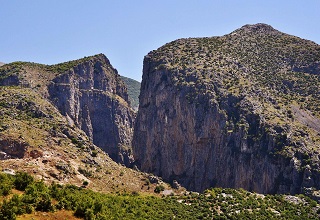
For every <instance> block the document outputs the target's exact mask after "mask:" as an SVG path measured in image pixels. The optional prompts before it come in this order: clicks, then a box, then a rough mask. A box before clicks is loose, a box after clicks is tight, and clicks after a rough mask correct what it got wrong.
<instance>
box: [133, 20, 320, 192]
mask: <svg viewBox="0 0 320 220" xmlns="http://www.w3.org/2000/svg"><path fill="white" fill-rule="evenodd" d="M257 33H258V34H257ZM244 34H245V35H248V36H256V35H257V36H259V39H256V38H254V39H250V38H249V37H246V36H244ZM275 35H276V37H277V38H279V36H280V37H281V36H284V37H286V39H287V38H289V37H288V36H285V35H284V34H282V33H280V32H278V31H276V30H274V29H273V28H271V27H270V26H265V25H263V24H259V25H254V26H245V27H244V28H242V29H240V31H238V32H233V33H232V34H230V35H226V36H224V37H221V38H212V39H208V38H204V39H181V40H177V41H175V42H171V43H169V44H167V45H165V46H163V47H161V48H159V49H158V50H156V51H152V52H150V53H149V54H148V55H147V56H146V57H145V59H144V69H143V78H142V84H141V94H140V102H139V111H138V115H137V119H136V123H135V131H134V137H133V152H134V157H135V160H136V163H137V165H138V167H139V168H140V169H141V170H143V171H146V172H151V173H154V174H155V175H159V176H161V177H162V178H163V179H164V180H165V181H169V182H173V181H174V180H176V181H178V182H179V183H180V184H181V185H182V186H184V187H186V188H187V189H189V190H195V191H203V190H204V189H207V188H209V187H214V186H219V187H231V188H244V189H247V190H251V191H255V192H259V193H293V194H294V193H300V192H303V188H304V187H308V188H310V187H311V188H312V187H313V188H315V189H320V183H319V181H318V180H319V179H320V175H319V166H317V165H316V164H317V163H314V164H313V165H311V166H312V168H311V167H310V166H307V164H308V163H310V160H313V159H315V160H318V159H316V158H317V154H318V153H317V152H315V151H312V150H310V149H311V148H312V147H311V146H316V143H317V142H314V143H311V142H312V141H304V140H307V139H308V140H310V138H311V135H310V136H309V137H308V138H307V139H303V138H301V140H300V139H299V140H297V139H294V138H293V137H294V134H295V133H299V132H303V131H302V130H301V129H300V127H299V126H300V125H299V126H298V125H297V124H294V123H293V122H292V120H293V119H292V118H294V116H292V115H291V116H290V118H288V119H287V118H286V117H287V116H283V114H284V113H286V110H285V109H283V110H282V109H281V108H280V107H279V106H278V103H277V102H275V101H274V100H277V95H278V96H279V97H280V95H281V92H280V90H277V91H274V93H273V91H271V89H270V87H268V88H266V90H264V88H265V84H262V83H261V81H260V78H258V77H260V76H261V75H262V73H263V72H262V71H264V69H263V67H260V66H259V65H261V66H267V64H268V65H269V67H270V69H272V68H274V69H277V71H280V70H279V69H281V68H287V67H278V66H276V65H278V64H277V63H278V61H275V62H274V63H272V62H271V61H270V60H269V57H268V59H267V58H266V60H267V61H266V62H265V61H264V60H263V59H264V57H263V56H262V55H261V57H262V58H261V57H259V59H260V60H259V62H260V63H258V62H257V63H256V64H255V63H253V62H254V60H253V59H250V54H251V51H253V50H254V49H252V48H251V47H250V46H251V42H255V43H252V45H254V46H253V48H255V49H256V50H257V51H258V49H257V48H259V49H260V48H263V49H264V48H267V49H268V48H269V44H267V43H265V44H266V45H267V46H266V47H264V45H265V44H264V41H262V40H261V38H262V39H263V40H265V36H268V37H269V38H271V39H273V38H274V36H275ZM238 38H241V39H244V40H241V41H238ZM245 39H247V41H249V43H248V44H247V42H246V40H245ZM289 39H290V40H292V39H291V38H289ZM260 41H261V42H262V43H261V45H260V44H259V45H258V46H257V45H256V44H257V42H260ZM238 42H240V44H241V45H240V46H239V48H240V49H239V48H237V46H235V45H236V43H238ZM266 42H267V41H266ZM269 42H270V41H268V43H269ZM303 43H305V42H303ZM246 44H247V45H249V48H247V49H245V50H244V49H243V48H245V46H247V45H246ZM283 48H285V47H282V49H283ZM241 50H244V51H241ZM261 50H262V49H261ZM233 53H237V54H233ZM256 53H258V54H259V53H260V51H258V52H256ZM261 53H266V52H265V51H263V52H261ZM272 53H275V54H276V55H274V58H275V59H277V53H278V52H277V51H272ZM279 53H280V52H279ZM239 54H240V55H241V56H242V54H245V56H243V57H240V55H239ZM253 56H254V57H256V56H257V55H256V54H255V53H254V54H253ZM279 56H280V55H279ZM215 57H217V58H215ZM279 59H280V58H279ZM283 59H284V58H283ZM248 60H249V61H248ZM250 62H252V63H250ZM266 63H267V64H266ZM211 64H212V65H211ZM271 64H272V65H273V64H274V65H275V66H271ZM255 65H256V66H255ZM270 69H268V70H266V74H267V73H268V72H267V71H274V70H270ZM258 70H259V71H260V72H259V71H258ZM283 71H285V70H284V69H283ZM256 72H258V73H259V74H260V75H258V73H257V75H256ZM264 77H268V75H264ZM245 85H249V86H247V87H245ZM268 86H269V85H268ZM272 86H273V87H276V84H275V83H274V84H273V85H272ZM280 86H283V85H279V88H280ZM281 91H282V90H281ZM285 92H286V95H288V94H291V93H290V92H292V93H294V91H289V90H288V89H287V90H286V91H285ZM282 108H286V107H282ZM288 109H290V105H288ZM283 112H284V113H283ZM288 112H289V110H288ZM271 118H272V119H271ZM274 118H276V119H277V120H275V119H274ZM283 118H285V119H283ZM301 126H302V125H301ZM307 136H308V135H307V134H306V136H305V137H307ZM299 137H300V136H299ZM302 149H303V150H302ZM308 160H309V161H308Z"/></svg>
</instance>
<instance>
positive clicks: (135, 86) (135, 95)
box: [121, 76, 141, 111]
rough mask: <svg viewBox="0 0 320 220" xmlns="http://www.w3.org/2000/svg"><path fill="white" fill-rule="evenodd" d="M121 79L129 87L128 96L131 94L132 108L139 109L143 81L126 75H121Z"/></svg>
mask: <svg viewBox="0 0 320 220" xmlns="http://www.w3.org/2000/svg"><path fill="white" fill-rule="evenodd" d="M121 79H122V81H123V82H124V83H125V84H126V86H127V88H128V96H129V101H130V103H131V106H132V108H133V109H134V110H136V111H138V107H139V94H140V86H141V83H140V82H138V81H136V80H133V79H130V78H128V77H125V76H121Z"/></svg>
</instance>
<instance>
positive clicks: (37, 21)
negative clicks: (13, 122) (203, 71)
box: [0, 0, 320, 81]
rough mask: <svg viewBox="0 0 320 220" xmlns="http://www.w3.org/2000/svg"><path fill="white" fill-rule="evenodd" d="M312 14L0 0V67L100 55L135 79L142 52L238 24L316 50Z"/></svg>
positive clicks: (256, 7)
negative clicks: (262, 26)
mask: <svg viewBox="0 0 320 220" xmlns="http://www.w3.org/2000/svg"><path fill="white" fill-rule="evenodd" d="M319 11H320V1H319V0H306V1H301V0H299V1H297V0H290V1H289V0H283V1H275V0H269V1H257V0H256V1H251V0H247V1H242V0H239V1H236V0H234V1H231V0H224V1H223V0H221V1H220V0H216V1H214V0H212V1H205V0H197V1H196V0H193V1H191V0H183V1H182V0H170V1H169V0H162V1H152V0H126V1H125V0H105V1H103V0H91V1H84V0H77V1H71V0H54V1H49V0H25V1H23V0H20V1H18V0H0V61H1V62H5V63H9V62H13V61H31V62H37V63H43V64H55V63H59V62H64V61H68V60H74V59H79V58H82V57H84V56H90V55H94V54H97V53H104V54H105V55H106V56H107V57H108V58H109V59H110V61H111V64H112V65H113V66H114V67H115V68H116V69H118V71H119V73H120V74H121V75H124V76H128V77H130V78H133V79H136V80H139V81H140V80H141V75H142V62H143V57H144V56H145V55H146V54H147V53H148V52H149V51H151V50H154V49H157V48H158V47H160V46H162V45H163V44H165V43H168V42H170V41H172V40H175V39H178V38H187V37H208V36H220V35H224V34H227V33H230V32H232V31H233V30H235V29H237V28H239V27H241V26H243V25H245V24H255V23H267V24H270V25H272V26H273V27H274V28H276V29H278V30H280V31H282V32H285V33H289V34H292V35H296V36H299V37H302V38H305V39H309V40H312V41H315V42H316V43H318V44H320V12H319Z"/></svg>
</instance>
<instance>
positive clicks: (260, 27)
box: [231, 23, 280, 34]
mask: <svg viewBox="0 0 320 220" xmlns="http://www.w3.org/2000/svg"><path fill="white" fill-rule="evenodd" d="M240 33H256V34H278V33H280V32H279V31H278V30H276V29H274V28H273V27H272V26H271V25H268V24H264V23H257V24H246V25H244V26H242V27H241V28H239V29H237V30H235V31H233V32H232V33H231V34H240Z"/></svg>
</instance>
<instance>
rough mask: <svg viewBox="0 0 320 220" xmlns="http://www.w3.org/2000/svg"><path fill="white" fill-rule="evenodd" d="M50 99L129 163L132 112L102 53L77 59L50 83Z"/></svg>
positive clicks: (99, 143) (118, 158)
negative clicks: (77, 60)
mask: <svg viewBox="0 0 320 220" xmlns="http://www.w3.org/2000/svg"><path fill="white" fill-rule="evenodd" d="M48 88H49V94H50V99H51V100H52V101H53V102H54V104H55V105H56V106H57V107H58V109H59V110H60V111H61V112H62V114H63V115H65V116H67V117H68V118H69V121H70V123H74V124H75V125H76V126H78V127H79V128H81V129H82V130H83V131H85V133H86V134H87V135H88V137H89V138H90V139H91V140H92V141H93V143H94V144H95V145H97V146H99V147H100V148H102V149H103V150H105V151H106V152H107V153H108V154H109V155H110V157H111V158H112V159H114V160H116V161H118V162H122V163H125V164H129V163H130V154H131V153H130V151H131V150H130V149H131V139H132V132H133V121H134V113H133V111H132V109H131V108H130V107H129V104H128V95H127V91H126V87H125V86H124V84H123V82H122V81H121V79H120V76H119V75H118V73H117V71H116V70H115V69H114V68H113V67H112V66H111V64H110V62H109V60H108V59H107V58H106V57H105V56H104V55H97V56H94V57H92V59H89V60H86V61H84V62H80V63H79V64H78V65H76V66H75V67H73V68H72V69H71V70H69V71H67V72H65V73H63V74H60V75H58V76H57V77H56V78H54V79H53V80H52V82H51V84H50V85H49V87H48Z"/></svg>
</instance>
